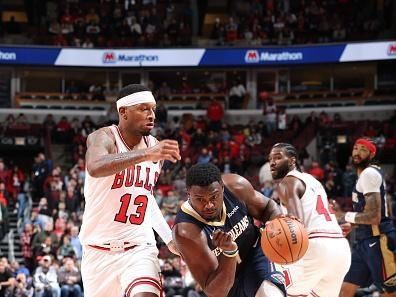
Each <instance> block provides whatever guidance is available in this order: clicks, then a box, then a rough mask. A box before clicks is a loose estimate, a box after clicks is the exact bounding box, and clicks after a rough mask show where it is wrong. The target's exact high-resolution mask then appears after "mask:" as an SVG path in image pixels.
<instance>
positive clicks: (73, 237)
mask: <svg viewBox="0 0 396 297" xmlns="http://www.w3.org/2000/svg"><path fill="white" fill-rule="evenodd" d="M70 243H71V244H72V246H73V248H74V252H75V253H76V259H77V260H81V257H82V245H81V242H80V240H79V239H78V227H77V226H73V227H71V229H70Z"/></svg>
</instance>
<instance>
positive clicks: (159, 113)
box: [155, 103, 168, 129]
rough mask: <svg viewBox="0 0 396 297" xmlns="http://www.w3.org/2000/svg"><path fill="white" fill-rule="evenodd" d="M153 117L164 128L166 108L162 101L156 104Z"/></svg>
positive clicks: (166, 117)
mask: <svg viewBox="0 0 396 297" xmlns="http://www.w3.org/2000/svg"><path fill="white" fill-rule="evenodd" d="M155 118H156V120H157V123H158V125H159V126H160V127H161V128H162V129H164V128H165V126H166V124H167V122H168V110H167V109H166V107H165V105H164V104H163V103H159V104H158V105H157V109H156V110H155Z"/></svg>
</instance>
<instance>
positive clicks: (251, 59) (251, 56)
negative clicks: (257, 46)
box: [245, 50, 260, 63]
mask: <svg viewBox="0 0 396 297" xmlns="http://www.w3.org/2000/svg"><path fill="white" fill-rule="evenodd" d="M245 62H246V63H258V62H260V56H259V52H258V51H256V50H248V51H247V52H246V54H245Z"/></svg>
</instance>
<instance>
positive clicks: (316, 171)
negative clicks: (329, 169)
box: [308, 162, 324, 181]
mask: <svg viewBox="0 0 396 297" xmlns="http://www.w3.org/2000/svg"><path fill="white" fill-rule="evenodd" d="M308 173H309V174H310V175H312V176H313V177H314V178H316V179H317V180H319V181H323V178H324V171H323V169H322V168H320V166H319V163H318V162H312V165H311V169H309V170H308Z"/></svg>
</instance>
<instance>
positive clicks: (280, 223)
mask: <svg viewBox="0 0 396 297" xmlns="http://www.w3.org/2000/svg"><path fill="white" fill-rule="evenodd" d="M277 220H278V221H279V225H280V226H281V227H282V230H283V236H284V237H285V238H286V242H287V246H288V247H289V252H290V256H291V258H292V260H291V263H293V262H294V257H293V251H292V249H291V246H290V243H289V238H290V236H286V229H285V228H284V227H283V222H285V224H286V221H285V220H280V219H277ZM289 231H290V230H289ZM289 233H290V232H289ZM288 263H290V262H288ZM288 263H286V264H288Z"/></svg>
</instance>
